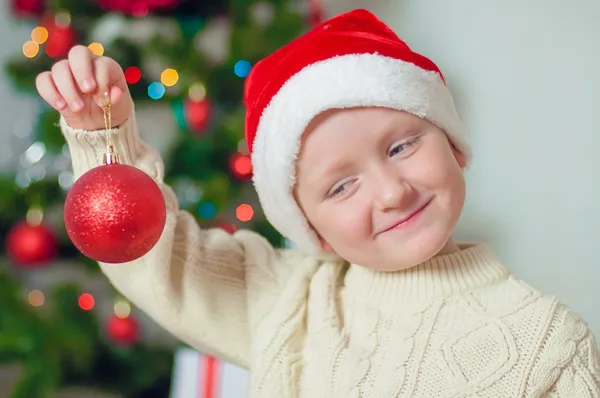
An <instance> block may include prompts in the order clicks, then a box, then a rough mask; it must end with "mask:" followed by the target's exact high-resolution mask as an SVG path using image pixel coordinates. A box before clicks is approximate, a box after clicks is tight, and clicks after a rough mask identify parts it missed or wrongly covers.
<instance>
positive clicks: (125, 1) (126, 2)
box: [98, 0, 181, 14]
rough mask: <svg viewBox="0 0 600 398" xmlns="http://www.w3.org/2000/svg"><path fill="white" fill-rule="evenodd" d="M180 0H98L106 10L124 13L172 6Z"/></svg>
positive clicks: (135, 12) (149, 10)
mask: <svg viewBox="0 0 600 398" xmlns="http://www.w3.org/2000/svg"><path fill="white" fill-rule="evenodd" d="M179 3H181V0H98V4H100V7H102V8H104V9H105V10H108V11H117V12H121V13H125V14H137V13H139V12H140V10H144V11H145V12H152V11H155V10H165V9H169V8H173V7H175V6H177V5H178V4H179Z"/></svg>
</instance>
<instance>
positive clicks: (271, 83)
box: [244, 10, 470, 254]
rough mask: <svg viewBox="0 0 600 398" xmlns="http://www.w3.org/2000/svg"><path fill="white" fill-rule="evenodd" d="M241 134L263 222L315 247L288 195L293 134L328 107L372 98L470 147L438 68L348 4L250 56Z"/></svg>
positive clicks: (296, 141)
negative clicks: (263, 54) (261, 54)
mask: <svg viewBox="0 0 600 398" xmlns="http://www.w3.org/2000/svg"><path fill="white" fill-rule="evenodd" d="M244 103H245V105H246V108H247V113H246V141H247V143H248V146H249V149H250V152H251V157H252V165H253V172H254V185H255V188H256V190H257V193H258V197H259V200H260V202H261V206H262V207H263V211H264V213H265V216H266V217H267V219H268V220H269V222H270V223H271V224H272V225H273V226H274V227H275V228H276V229H277V230H278V231H279V232H280V233H281V234H282V235H283V236H285V237H286V238H288V239H289V240H291V241H292V243H294V244H295V246H297V247H298V248H300V249H302V250H305V251H307V252H309V253H313V254H319V253H320V252H321V247H320V244H319V240H318V237H317V234H316V233H315V231H313V230H312V228H311V227H310V226H309V224H308V222H307V220H306V218H305V217H304V215H303V213H302V211H301V210H300V207H299V206H298V204H297V202H296V200H295V199H294V195H293V187H294V183H295V174H296V159H297V157H298V154H299V150H300V140H301V137H302V134H303V132H304V131H305V129H306V127H307V125H308V124H309V122H310V121H311V120H312V119H313V118H314V117H315V116H317V115H318V114H320V113H322V112H323V111H326V110H328V109H334V108H336V109H340V108H351V107H359V106H378V107H386V108H392V109H397V110H402V111H406V112H409V113H411V114H414V115H416V116H419V117H422V118H424V119H426V120H428V121H430V122H432V123H434V124H435V125H437V126H438V127H440V128H441V129H442V130H443V131H445V133H446V134H447V135H448V137H449V139H450V141H451V142H452V143H453V144H454V146H455V147H456V148H457V150H458V151H460V152H461V153H462V154H463V155H464V156H465V157H466V158H467V159H469V158H470V149H469V145H468V143H467V141H466V137H465V133H464V130H463V127H462V126H461V122H460V120H459V117H458V115H457V112H456V109H455V106H454V101H453V99H452V96H451V94H450V91H449V90H448V88H447V86H446V83H445V80H444V77H443V75H442V73H441V72H440V70H439V68H438V67H437V66H436V65H435V64H434V63H433V62H432V61H431V60H429V59H428V58H426V57H424V56H422V55H420V54H417V53H415V52H414V51H412V50H411V49H410V48H409V47H408V45H406V43H404V42H403V41H402V40H401V39H400V38H398V36H397V35H396V34H395V33H394V32H393V31H392V30H391V29H390V28H389V27H388V26H386V25H385V24H384V23H383V22H382V21H380V20H379V19H377V17H375V16H374V15H373V14H371V13H370V12H368V11H366V10H355V11H351V12H348V13H345V14H341V15H338V16H336V17H334V18H332V19H330V20H328V21H325V22H323V23H322V24H321V25H319V26H317V27H316V28H314V29H313V30H311V31H310V32H308V33H306V34H305V35H303V36H301V37H299V38H297V39H296V40H294V41H292V42H291V43H289V44H288V45H286V46H284V47H283V48H281V49H279V50H278V51H276V52H275V53H273V54H272V55H270V56H268V57H267V58H265V59H263V60H261V61H260V62H258V63H257V64H256V65H255V66H254V67H253V68H252V70H251V72H250V74H249V76H248V77H247V79H246V86H245V96H244Z"/></svg>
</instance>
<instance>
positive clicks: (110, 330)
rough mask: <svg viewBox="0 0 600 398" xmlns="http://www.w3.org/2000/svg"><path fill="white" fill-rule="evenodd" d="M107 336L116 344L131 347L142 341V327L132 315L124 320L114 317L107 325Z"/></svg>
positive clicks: (109, 319)
mask: <svg viewBox="0 0 600 398" xmlns="http://www.w3.org/2000/svg"><path fill="white" fill-rule="evenodd" d="M106 334H107V335H108V337H109V338H110V339H111V340H112V341H114V342H115V343H118V344H123V345H131V344H135V343H137V342H138V340H139V339H140V326H139V324H138V322H137V321H136V320H135V318H133V317H132V316H131V315H129V316H127V317H123V318H120V317H118V316H116V315H113V316H111V317H110V318H108V322H107V323H106Z"/></svg>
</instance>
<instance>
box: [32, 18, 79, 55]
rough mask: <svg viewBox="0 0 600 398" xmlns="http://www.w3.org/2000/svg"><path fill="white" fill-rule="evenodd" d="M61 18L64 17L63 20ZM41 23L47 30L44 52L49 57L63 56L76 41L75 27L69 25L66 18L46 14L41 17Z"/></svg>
mask: <svg viewBox="0 0 600 398" xmlns="http://www.w3.org/2000/svg"><path fill="white" fill-rule="evenodd" d="M61 19H64V21H62V20H61ZM41 25H42V26H43V27H44V28H46V30H47V31H48V40H47V41H46V54H48V56H49V57H52V58H57V57H59V58H60V57H65V56H66V55H67V54H68V53H69V50H70V49H71V48H72V47H73V46H74V45H75V44H76V43H77V35H76V33H75V29H73V27H72V26H71V22H70V20H69V19H68V18H65V17H61V16H60V15H52V14H48V15H46V16H44V18H42V20H41Z"/></svg>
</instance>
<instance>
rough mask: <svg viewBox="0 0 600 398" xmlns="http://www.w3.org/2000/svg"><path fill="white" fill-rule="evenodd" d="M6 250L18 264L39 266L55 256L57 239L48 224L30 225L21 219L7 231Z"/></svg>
mask: <svg viewBox="0 0 600 398" xmlns="http://www.w3.org/2000/svg"><path fill="white" fill-rule="evenodd" d="M6 251H7V253H8V255H9V257H10V258H11V259H12V260H13V261H14V262H15V263H17V264H19V265H23V266H28V267H39V266H43V265H44V264H46V263H48V262H49V261H51V260H52V259H53V258H54V257H55V256H56V254H57V252H58V240H57V238H56V236H55V234H54V232H53V231H52V230H51V229H50V228H49V227H48V226H46V225H44V224H40V225H30V224H28V223H27V222H25V221H22V222H20V223H18V224H17V225H15V227H14V228H13V229H11V231H10V232H9V234H8V237H7V240H6Z"/></svg>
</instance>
